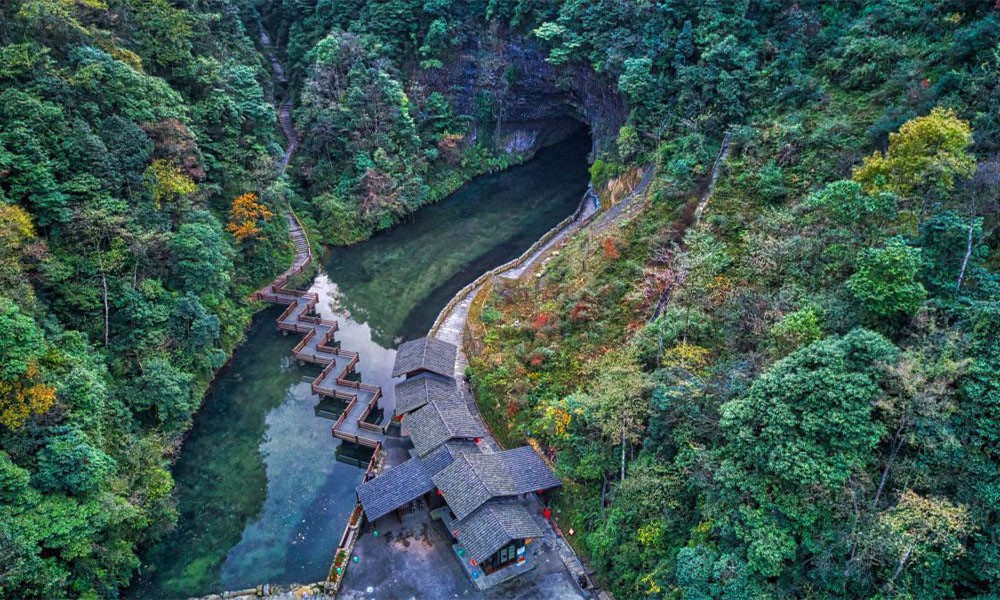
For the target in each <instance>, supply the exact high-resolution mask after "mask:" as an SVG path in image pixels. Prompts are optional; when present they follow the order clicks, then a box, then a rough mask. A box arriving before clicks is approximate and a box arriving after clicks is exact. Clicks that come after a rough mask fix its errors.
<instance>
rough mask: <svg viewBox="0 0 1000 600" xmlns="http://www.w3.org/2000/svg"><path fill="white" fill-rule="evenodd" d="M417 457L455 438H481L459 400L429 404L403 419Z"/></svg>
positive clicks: (476, 425)
mask: <svg viewBox="0 0 1000 600" xmlns="http://www.w3.org/2000/svg"><path fill="white" fill-rule="evenodd" d="M403 426H404V427H406V428H407V430H408V431H409V435H410V440H411V441H412V442H413V447H414V448H415V449H416V451H417V454H418V455H419V456H427V454H428V453H429V452H430V451H431V450H434V449H435V448H437V447H438V446H440V445H441V444H443V443H445V442H447V441H448V440H452V439H455V438H465V439H472V438H477V437H482V435H483V430H482V428H481V427H480V426H479V424H478V423H477V422H476V419H475V418H473V416H472V413H470V412H469V408H468V407H467V406H466V405H465V403H464V402H462V401H454V402H432V403H430V404H427V405H425V406H423V407H421V408H419V409H417V411H416V412H414V413H413V414H411V415H409V416H407V417H406V418H405V419H403Z"/></svg>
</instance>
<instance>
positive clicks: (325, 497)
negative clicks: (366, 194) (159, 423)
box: [126, 132, 590, 598]
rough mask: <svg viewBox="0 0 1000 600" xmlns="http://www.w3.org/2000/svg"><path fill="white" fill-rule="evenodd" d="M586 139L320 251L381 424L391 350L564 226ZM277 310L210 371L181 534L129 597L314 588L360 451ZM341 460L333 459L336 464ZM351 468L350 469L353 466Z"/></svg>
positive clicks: (321, 285) (326, 311)
mask: <svg viewBox="0 0 1000 600" xmlns="http://www.w3.org/2000/svg"><path fill="white" fill-rule="evenodd" d="M589 149H590V140H589V138H588V137H587V135H586V133H584V132H581V133H580V134H578V135H575V136H573V137H571V138H569V139H567V140H564V141H563V142H560V143H559V144H556V145H554V146H551V147H549V148H546V149H544V150H542V151H541V152H539V153H538V156H537V157H536V158H535V159H533V160H531V161H529V162H528V163H526V164H524V165H522V166H519V167H515V168H513V169H510V170H508V171H505V172H503V173H497V174H492V175H486V176H483V177H480V178H478V179H476V180H474V181H472V182H470V183H469V184H467V185H466V186H464V187H463V188H462V189H460V190H459V191H458V192H456V193H455V194H453V195H452V196H449V197H448V198H446V199H445V200H443V201H442V202H440V203H438V204H435V205H432V206H428V207H426V208H423V209H421V210H420V211H418V212H417V214H416V215H414V216H413V217H412V218H411V219H409V220H408V221H407V222H405V223H403V224H401V225H400V226H398V227H396V228H394V229H392V230H389V231H386V232H383V233H381V234H379V235H377V236H375V237H374V238H372V239H371V240H369V241H367V242H364V243H361V244H357V245H355V246H352V247H350V248H338V249H335V250H333V251H331V252H330V254H329V256H328V257H327V259H326V260H325V261H324V267H325V272H324V273H321V274H320V275H318V276H317V277H316V279H315V280H314V281H313V284H312V288H311V289H312V291H315V292H317V293H318V294H320V296H321V299H320V304H319V306H318V308H319V311H320V313H321V314H322V316H323V317H326V318H333V319H337V320H338V321H339V322H340V331H339V332H338V334H337V338H338V339H339V340H340V341H341V343H342V345H343V347H344V348H348V349H351V350H356V351H358V352H359V353H360V354H361V362H360V363H359V365H358V372H359V373H360V375H361V377H362V379H363V380H364V381H365V382H366V383H371V384H374V385H380V386H382V387H383V390H384V392H385V397H384V399H383V401H382V403H381V405H380V407H381V408H382V409H383V410H384V411H385V414H391V412H392V407H393V406H394V402H395V398H394V390H393V385H394V383H395V381H394V380H393V379H392V376H391V372H392V363H393V360H394V358H395V354H396V351H395V346H396V345H397V343H398V341H399V340H403V339H412V338H415V337H419V336H421V335H424V334H425V333H426V332H427V330H428V329H429V328H430V326H431V324H432V323H433V321H434V318H435V317H436V316H437V313H438V312H439V311H440V310H441V309H442V308H443V307H444V305H445V304H446V303H447V302H448V300H450V299H451V297H452V295H454V293H455V292H457V291H458V290H459V289H461V288H462V287H463V286H464V285H465V284H467V283H468V282H470V281H472V280H473V279H475V278H476V277H477V276H478V275H479V274H480V273H482V272H483V271H486V270H488V269H490V268H493V267H494V266H496V265H499V264H501V263H503V262H505V261H507V260H509V259H511V258H514V257H515V256H517V255H518V254H520V253H521V252H523V251H524V250H525V249H526V248H527V247H528V246H530V245H531V244H532V243H533V242H534V241H535V240H536V239H538V237H540V236H541V235H542V234H543V233H544V232H546V231H548V230H549V229H550V228H551V227H552V226H553V225H555V224H556V223H558V222H559V221H560V220H562V219H563V218H564V217H565V216H567V215H568V214H570V213H571V212H572V211H573V210H574V209H575V208H576V206H577V204H578V203H579V201H580V198H581V196H582V195H583V193H584V191H585V189H586V184H587V164H586V155H587V152H588V150H589ZM281 310H282V309H281V308H280V307H272V308H269V309H267V310H265V311H262V312H261V313H260V314H258V315H257V317H256V318H255V319H254V322H253V325H252V326H251V328H250V330H249V332H248V334H247V341H246V343H245V344H244V345H243V346H242V347H240V348H239V349H238V350H237V351H236V353H235V354H234V356H233V360H232V362H231V363H230V365H229V366H228V367H227V368H226V369H225V370H224V371H223V372H222V373H220V374H219V377H218V378H217V379H216V381H215V383H214V384H213V385H212V388H211V389H210V390H209V392H208V394H207V395H206V398H205V402H204V406H203V408H202V409H201V411H200V412H199V413H198V414H197V415H196V417H195V420H194V426H193V428H192V430H191V432H190V433H189V435H188V437H187V439H186V440H185V442H184V446H183V448H182V451H181V456H180V458H179V459H178V461H177V463H176V465H175V466H174V469H173V473H174V479H175V481H176V494H177V498H178V512H179V519H178V524H177V527H176V528H175V529H174V530H173V531H172V532H171V533H170V534H168V535H167V536H166V537H165V538H164V539H163V540H162V541H161V542H160V543H158V544H156V545H155V546H153V547H151V548H149V549H148V550H147V551H146V553H145V555H144V556H143V565H142V571H141V574H140V576H139V577H138V578H137V581H136V582H135V584H134V585H133V586H132V587H131V588H129V590H127V593H126V595H127V596H129V597H134V598H172V597H187V596H192V595H200V594H207V593H211V592H217V591H220V590H223V589H242V588H247V587H252V586H254V585H257V584H259V583H265V582H268V583H291V582H294V581H298V582H313V581H319V580H322V579H324V578H325V577H326V573H327V569H328V568H329V564H330V561H331V560H332V556H333V551H334V550H335V548H336V544H337V542H338V540H339V538H340V534H341V532H342V529H343V526H344V523H345V522H346V520H347V516H348V514H349V513H350V511H351V509H352V507H353V505H354V501H355V494H354V488H355V486H357V485H358V484H359V483H360V482H361V477H362V470H361V469H358V468H357V467H356V466H353V465H354V464H365V463H367V460H366V458H365V456H363V455H361V454H357V448H354V447H344V448H339V447H338V442H337V441H336V440H334V439H333V438H332V436H331V434H330V426H331V424H332V423H331V421H330V420H329V419H330V418H336V417H337V416H338V415H339V411H341V410H342V409H343V405H342V404H339V403H336V402H327V401H323V402H321V401H320V399H319V398H317V397H316V396H314V395H313V394H312V393H311V391H310V389H309V384H308V381H309V380H310V379H311V378H312V377H315V376H316V375H317V374H318V372H319V368H318V367H315V366H312V365H299V364H297V363H296V362H295V361H293V360H292V359H291V350H292V347H293V346H294V345H295V344H296V343H297V342H298V340H299V339H300V338H299V337H298V336H296V335H289V336H287V337H286V336H283V335H282V334H281V333H280V332H278V331H276V330H275V327H274V321H275V319H276V318H277V316H278V315H279V314H280V313H281ZM338 458H340V460H338ZM347 463H352V464H347Z"/></svg>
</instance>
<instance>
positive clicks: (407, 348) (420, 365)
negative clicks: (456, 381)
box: [392, 337, 458, 377]
mask: <svg viewBox="0 0 1000 600" xmlns="http://www.w3.org/2000/svg"><path fill="white" fill-rule="evenodd" d="M456 356H458V347H457V346H455V345H454V344H449V343H448V342H442V341H441V340H438V339H435V338H430V337H424V338H420V339H418V340H412V341H409V342H405V343H403V344H400V346H399V349H398V350H397V351H396V362H395V363H394V364H393V366H392V376H393V377H399V376H400V375H405V374H407V373H412V372H413V371H419V370H421V369H423V370H426V371H430V372H431V373H437V374H438V375H444V376H445V377H453V376H454V375H455V358H456Z"/></svg>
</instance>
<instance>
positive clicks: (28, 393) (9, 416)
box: [0, 297, 56, 429]
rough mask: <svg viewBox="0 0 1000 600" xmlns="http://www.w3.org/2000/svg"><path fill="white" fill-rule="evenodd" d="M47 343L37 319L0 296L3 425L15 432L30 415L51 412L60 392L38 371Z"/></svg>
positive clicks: (0, 417) (0, 408)
mask: <svg viewBox="0 0 1000 600" xmlns="http://www.w3.org/2000/svg"><path fill="white" fill-rule="evenodd" d="M44 354H45V340H44V338H43V336H42V332H41V330H39V329H38V326H37V325H36V324H35V320H34V319H32V318H31V317H30V316H28V315H26V314H24V313H22V312H21V310H20V309H19V308H18V306H17V305H16V304H14V303H13V302H11V301H10V300H8V299H6V298H3V297H0V426H2V427H6V428H9V429H14V428H17V427H20V426H21V425H24V422H25V421H26V420H27V419H28V416H29V415H32V414H41V413H43V412H45V411H47V410H48V409H49V408H50V407H51V406H52V403H53V402H55V399H56V390H55V388H54V387H52V386H50V385H46V384H45V382H44V381H43V380H42V376H41V373H40V371H39V369H38V360H39V359H40V358H41V357H42V355H44Z"/></svg>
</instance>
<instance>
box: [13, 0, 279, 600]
mask: <svg viewBox="0 0 1000 600" xmlns="http://www.w3.org/2000/svg"><path fill="white" fill-rule="evenodd" d="M183 4H187V3H173V2H168V1H166V0H154V1H147V0H123V1H118V0H110V1H107V2H105V1H103V0H80V1H75V0H24V1H21V0H14V1H11V2H4V3H3V4H2V6H0V44H2V46H0V237H2V245H0V257H2V258H0V265H2V266H0V278H2V285H0V597H8V598H18V597H21V598H23V597H79V596H91V597H93V596H115V595H117V593H118V592H117V590H118V588H120V587H122V586H124V585H126V584H127V583H128V582H129V580H130V578H131V576H132V574H133V572H134V570H135V569H136V567H137V566H138V559H137V557H136V551H137V547H138V546H139V545H141V544H143V543H145V542H146V541H148V540H150V539H152V538H153V537H156V536H158V535H160V533H162V532H163V531H164V529H165V528H168V527H170V526H171V523H172V520H173V518H174V517H173V507H172V502H171V498H170V493H171V488H172V483H171V478H170V474H169V472H168V470H167V468H168V466H169V462H170V460H171V458H172V456H173V455H174V453H175V451H176V449H177V446H178V444H179V441H180V439H181V437H182V435H183V432H184V431H185V430H186V428H187V426H188V424H189V421H190V418H191V414H192V412H193V411H195V410H196V409H197V408H198V406H199V404H200V402H201V397H202V393H203V391H204V389H205V386H206V383H207V382H208V380H209V379H210V378H211V376H212V374H213V372H214V370H215V369H217V368H218V367H220V366H221V365H222V364H223V363H224V362H225V361H226V357H227V355H228V352H229V351H230V350H231V349H232V347H233V346H234V344H236V343H237V342H238V341H239V340H240V338H241V336H242V335H243V330H244V328H245V327H246V325H247V323H248V322H249V317H250V316H251V312H252V311H251V308H250V307H249V306H248V305H247V303H246V301H245V300H244V299H245V298H246V296H247V294H248V292H249V291H251V290H252V289H254V286H256V285H258V284H260V283H261V282H262V281H266V280H267V278H268V277H269V276H270V275H272V274H273V273H274V272H275V271H280V270H281V269H283V268H285V265H286V264H287V263H288V262H289V261H290V258H291V248H290V247H286V244H287V242H286V241H285V240H286V232H285V230H284V226H283V220H280V219H279V220H273V223H268V224H265V223H263V222H260V221H255V222H253V223H251V227H250V229H249V230H247V229H242V230H241V229H238V228H236V229H234V230H233V231H234V232H235V233H236V234H237V235H238V236H239V238H237V237H234V236H233V235H231V234H230V233H227V231H226V229H225V227H226V225H227V220H228V219H229V218H230V217H229V212H230V209H231V208H232V205H233V201H234V200H235V199H236V198H237V197H239V196H241V195H244V194H254V196H251V197H250V198H251V199H252V201H253V202H252V203H253V204H254V205H260V203H261V202H263V205H262V206H269V207H271V210H272V211H273V212H277V211H278V210H280V208H279V207H280V206H281V205H283V204H284V202H285V200H284V190H283V188H282V184H276V183H275V180H276V175H277V170H276V167H275V164H276V161H277V160H278V159H280V152H281V150H280V146H279V145H278V144H279V138H278V137H276V129H275V117H274V110H273V109H272V107H271V105H270V103H269V102H268V99H267V95H268V93H269V91H270V80H269V72H268V71H267V70H266V69H267V66H266V63H264V62H263V61H262V59H261V57H260V55H259V53H258V51H257V49H256V46H255V41H254V37H252V36H250V35H249V34H248V33H247V29H246V26H245V25H244V17H246V16H247V15H244V14H242V13H241V8H240V7H239V6H238V5H237V4H234V3H232V2H228V1H225V0H220V1H218V2H214V1H209V2H197V3H191V4H190V6H187V7H186V8H185V7H184V6H183ZM261 198H262V199H263V200H261ZM240 224H242V221H241V220H240V219H236V220H235V221H234V222H233V225H237V226H238V225H240ZM241 240H242V241H241Z"/></svg>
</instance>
